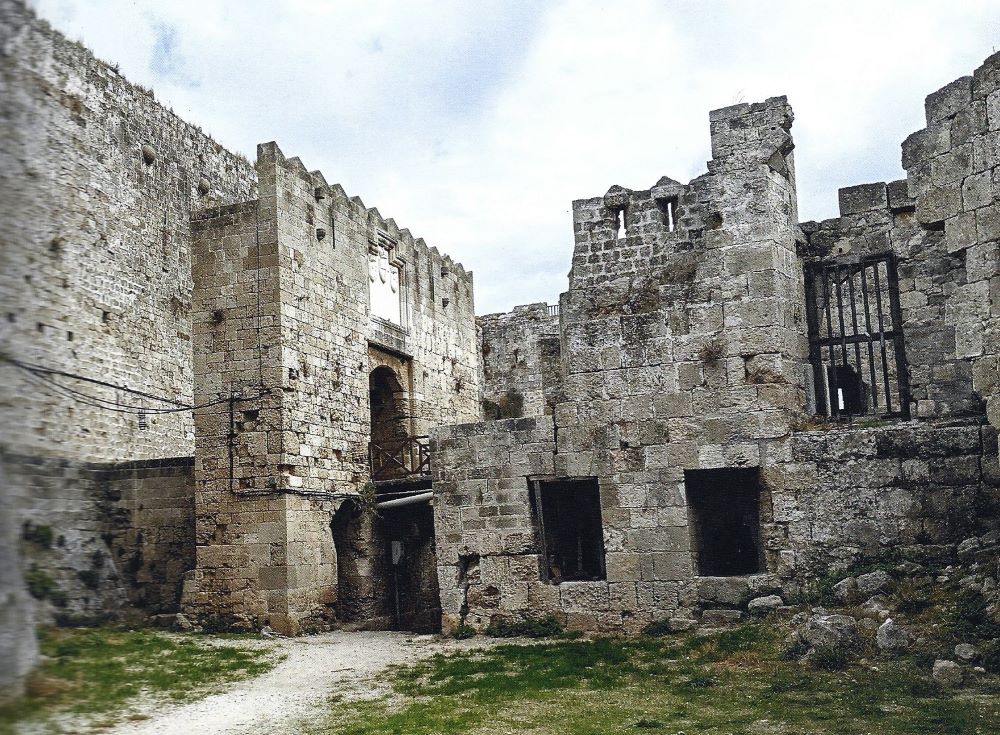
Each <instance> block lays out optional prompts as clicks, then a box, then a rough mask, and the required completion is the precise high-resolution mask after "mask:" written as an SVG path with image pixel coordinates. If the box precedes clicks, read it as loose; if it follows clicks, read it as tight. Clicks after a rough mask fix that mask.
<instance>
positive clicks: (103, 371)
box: [0, 2, 1000, 671]
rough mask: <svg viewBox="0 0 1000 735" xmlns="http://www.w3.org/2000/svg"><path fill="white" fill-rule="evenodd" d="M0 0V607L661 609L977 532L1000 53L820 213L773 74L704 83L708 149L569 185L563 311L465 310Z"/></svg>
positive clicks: (413, 265) (993, 296)
mask: <svg viewBox="0 0 1000 735" xmlns="http://www.w3.org/2000/svg"><path fill="white" fill-rule="evenodd" d="M0 7H2V12H0V31H2V32H0V42H2V56H0V59H2V76H0V80H2V85H0V98H2V99H3V107H4V114H3V116H2V117H0V134H2V136H3V139H4V140H6V141H9V142H10V145H8V146H6V147H5V150H4V151H3V153H2V156H3V158H2V166H0V193H2V200H3V203H4V216H3V218H2V224H0V238H2V242H0V245H2V249H0V259H2V263H0V295H2V296H0V298H2V304H3V310H4V313H3V315H2V319H0V351H2V353H3V355H4V358H5V361H4V363H3V366H2V370H3V381H2V386H3V387H2V391H3V393H2V395H0V402H2V404H3V410H4V413H5V421H4V432H3V437H2V457H3V472H4V476H5V477H7V478H8V479H7V481H6V483H5V486H4V490H5V493H6V495H5V497H4V504H5V507H4V511H5V515H7V511H12V512H11V513H10V514H9V515H10V517H13V518H15V519H16V524H15V526H16V528H15V529H14V530H13V532H14V533H17V534H19V538H18V539H17V542H18V543H17V544H5V545H3V546H0V548H2V549H3V554H5V555H7V556H10V555H11V554H14V555H15V556H19V557H20V560H21V561H20V568H21V572H22V574H21V575H20V576H23V578H24V579H23V580H21V579H19V578H18V575H17V574H14V575H13V576H12V578H11V580H9V581H10V585H9V587H10V588H11V591H10V592H9V593H8V592H7V591H5V592H4V595H5V597H4V599H3V600H0V604H2V605H3V608H2V610H0V615H2V616H3V617H2V619H3V621H4V626H5V630H6V631H10V630H15V629H16V626H17V625H26V624H30V618H31V616H30V615H27V614H25V610H26V608H27V607H29V604H28V603H31V604H33V605H35V606H36V608H37V609H36V613H35V617H36V618H37V619H39V620H48V619H53V618H54V619H57V620H63V621H70V622H72V621H74V620H80V619H91V618H98V617H102V616H107V615H112V614H120V613H121V611H123V610H126V609H137V610H141V611H144V612H145V613H147V614H154V615H168V614H169V615H173V614H175V613H177V612H178V611H183V612H184V613H185V614H186V616H187V618H188V619H189V620H191V621H193V622H195V623H199V624H202V625H205V626H210V627H225V628H236V629H251V628H258V627H260V626H262V625H264V624H269V625H271V626H272V627H274V628H276V629H278V630H280V631H283V632H286V633H298V632H303V631H309V630H317V629H323V628H327V627H330V626H333V625H343V624H347V623H350V624H355V625H367V626H377V627H402V628H409V629H420V630H424V629H437V628H438V627H440V628H443V629H444V630H445V631H451V630H454V629H456V628H457V627H459V626H462V625H464V626H467V627H471V628H477V629H481V628H484V627H486V626H488V625H489V624H490V623H491V622H494V621H497V620H500V619H514V618H528V617H537V616H540V615H547V614H551V615H555V616H557V617H558V618H559V619H560V620H561V621H562V622H563V623H564V624H566V625H568V626H569V627H571V628H576V629H583V630H606V631H621V630H625V631H636V630H639V629H641V627H642V626H644V625H646V624H647V623H649V622H651V621H654V620H663V619H667V620H669V621H671V624H672V625H673V626H675V627H678V628H680V627H688V626H690V625H694V624H697V623H698V622H702V623H712V622H724V621H726V620H732V619H736V618H738V617H740V616H741V615H742V614H743V613H742V611H741V606H742V604H743V603H744V602H745V601H746V599H747V598H748V597H749V596H750V595H752V594H755V593H757V592H763V591H765V590H780V591H782V592H783V593H784V594H786V595H793V594H795V593H796V592H798V591H801V590H802V589H803V588H805V587H808V586H809V585H810V584H811V583H812V582H813V581H814V580H815V578H816V576H817V575H818V574H820V573H822V572H823V571H824V570H826V569H827V568H829V567H831V566H844V565H847V564H850V563H852V562H855V561H858V560H860V559H863V558H866V557H870V556H875V555H878V554H879V553H882V552H884V551H885V550H886V549H889V548H899V547H905V548H906V549H907V550H908V553H911V554H913V555H917V556H919V555H935V554H938V555H940V554H946V553H948V549H949V548H950V547H949V544H953V543H954V542H955V541H956V540H958V539H960V538H961V537H963V536H964V535H967V534H969V533H972V532H976V531H979V530H982V529H981V528H980V526H983V525H990V524H994V523H995V520H996V514H997V508H998V501H1000V495H998V492H1000V491H998V485H1000V473H998V469H997V427H998V426H1000V389H998V350H1000V347H998V345H1000V250H998V243H1000V208H998V203H997V191H998V188H1000V168H998V165H1000V56H993V57H991V58H989V59H987V60H986V62H985V63H984V64H983V66H982V67H980V68H979V69H978V70H977V71H976V72H975V74H974V75H973V76H971V77H963V78H962V79H959V80H957V81H956V82H954V83H952V84H950V85H948V86H947V87H945V88H943V89H942V90H940V91H939V92H936V93H934V94H932V95H931V96H930V97H928V98H927V127H926V128H925V129H924V130H921V131H919V132H917V133H914V134H913V135H912V136H910V137H909V138H908V139H907V140H906V141H905V142H904V144H903V166H904V168H905V169H906V172H907V178H906V180H905V181H897V182H892V183H889V184H885V183H877V184H865V185H862V186H855V187H851V188H847V189H842V190H841V192H840V208H841V216H840V217H838V218H836V219H832V220H828V221H825V222H821V223H815V222H805V223H800V222H799V220H798V214H797V211H796V191H795V165H794V155H793V150H794V144H793V141H792V136H791V128H792V110H791V107H790V106H789V104H788V103H787V101H786V100H785V98H783V97H777V98H772V99H769V100H767V101H765V102H762V103H759V104H753V105H747V104H742V105H736V106H734V107H728V108H725V109H722V110H717V111H715V112H713V113H711V116H710V126H711V140H712V160H711V161H709V163H708V170H707V172H706V173H705V174H703V175H702V176H699V177H698V178H696V179H694V180H693V181H691V182H690V183H688V184H683V183H680V182H677V181H673V180H672V179H669V178H666V177H664V178H662V179H661V180H660V181H658V182H657V183H656V185H655V186H653V187H652V188H651V189H648V190H643V191H637V190H629V189H625V188H622V187H620V186H614V187H612V188H611V189H610V190H609V191H608V192H607V193H606V194H605V195H604V196H600V197H595V198H592V199H584V200H580V201H577V202H574V204H573V229H574V236H575V248H574V252H573V256H572V268H571V270H570V274H569V288H568V290H567V291H566V293H564V294H563V295H562V297H561V299H560V303H559V305H558V307H556V306H547V305H545V304H532V305H528V306H522V307H517V308H515V309H514V311H513V312H511V313H509V314H499V315H498V314H494V315H488V316H484V317H480V318H479V319H478V320H477V318H476V317H475V312H474V308H473V286H472V274H471V273H469V272H467V271H466V270H465V269H464V268H463V267H462V266H461V265H460V264H458V263H455V262H453V261H452V260H451V259H450V258H449V257H447V256H443V255H441V254H440V253H439V252H438V251H437V250H436V249H435V248H432V247H428V246H427V245H426V244H425V243H424V242H423V241H422V240H421V239H419V238H414V237H413V236H412V235H411V234H410V233H409V232H408V231H407V230H405V229H402V228H400V227H398V226H397V225H396V223H395V222H394V221H393V220H391V219H386V218H384V217H383V216H382V215H381V214H380V213H379V212H378V211H377V210H375V209H372V208H368V207H367V206H366V205H365V204H364V203H363V202H362V201H361V200H360V199H358V198H357V197H353V198H352V197H350V196H348V195H347V194H346V193H345V192H344V190H343V189H342V188H341V187H340V186H338V185H331V184H328V183H327V181H326V180H325V179H324V177H323V175H322V174H320V173H319V172H310V171H308V169H307V168H306V167H305V166H304V165H303V164H302V163H301V162H300V161H299V160H298V159H295V158H286V157H285V156H284V154H283V153H282V152H281V150H280V149H279V148H278V146H277V145H275V144H274V143H267V144H263V145H261V146H259V147H258V150H257V159H256V162H255V163H254V164H250V163H249V162H248V161H246V160H245V159H243V158H241V157H240V156H237V155H234V154H232V153H230V152H228V151H226V150H225V149H224V148H222V146H220V145H219V144H217V143H215V142H214V141H212V140H211V139H210V138H209V137H207V136H206V135H205V134H204V133H202V132H201V131H200V130H199V129H197V128H195V127H193V126H191V125H189V124H187V123H185V122H183V121H181V120H180V119H178V118H177V117H176V116H174V115H173V114H172V113H171V112H169V111H168V110H166V109H164V108H163V107H161V106H160V105H158V104H157V103H156V102H155V101H154V99H153V95H152V93H151V92H149V91H148V90H143V89H141V88H138V87H135V86H133V85H131V84H129V83H128V82H127V81H126V80H124V79H123V78H122V77H121V76H120V75H119V74H118V73H117V72H116V71H115V70H113V69H112V68H110V67H108V66H107V65H105V64H104V63H102V62H100V61H97V60H96V59H94V58H93V56H92V55H91V54H90V53H89V52H88V51H87V50H86V49H84V48H82V47H80V46H78V45H76V44H73V43H71V42H69V41H67V40H66V39H64V38H63V37H61V36H60V35H59V34H57V33H55V32H53V31H52V30H51V29H50V28H48V26H46V25H45V24H44V23H42V22H40V21H38V20H37V19H36V18H34V17H33V15H32V14H31V13H30V12H29V11H27V10H26V9H25V8H24V7H23V5H20V4H19V3H15V2H4V3H2V4H0ZM8 536H9V534H8ZM6 566H11V568H13V565H5V568H6ZM6 581H7V579H6V577H5V582H6ZM22 581H23V582H24V583H25V586H26V588H27V590H28V591H30V595H28V594H26V593H25V591H24V589H23V588H22V587H21V583H22ZM0 640H4V641H7V640H20V638H18V636H17V635H14V636H8V637H4V638H0ZM5 645H6V644H5ZM22 648H23V650H21V651H19V652H18V653H16V654H15V653H12V654H11V656H14V657H15V659H16V660H23V661H28V660H30V658H31V656H32V655H33V651H32V650H30V647H26V648H24V647H22ZM5 650H6V649H5ZM18 656H19V657H20V658H19V659H18V658H17V657H18ZM16 668H17V669H18V670H19V671H20V670H23V669H24V666H19V667H16Z"/></svg>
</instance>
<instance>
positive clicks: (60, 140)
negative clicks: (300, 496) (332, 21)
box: [0, 2, 256, 461]
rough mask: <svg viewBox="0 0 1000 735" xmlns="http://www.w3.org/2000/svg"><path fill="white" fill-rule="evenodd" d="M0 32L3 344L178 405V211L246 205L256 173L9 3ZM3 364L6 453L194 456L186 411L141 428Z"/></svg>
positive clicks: (186, 355)
mask: <svg viewBox="0 0 1000 735" xmlns="http://www.w3.org/2000/svg"><path fill="white" fill-rule="evenodd" d="M0 39H3V48H2V54H0V105H2V107H3V114H2V115H0V137H2V138H3V140H4V141H5V145H4V149H3V151H2V152H0V200H2V201H3V202H4V216H3V218H2V221H0V245H2V246H0V301H3V303H4V304H6V305H7V309H8V312H7V313H5V314H3V315H2V319H0V351H2V352H4V353H5V354H11V355H13V356H15V357H17V358H19V359H21V360H25V361H28V362H32V363H40V364H43V365H45V366H47V367H51V368H55V369H60V370H65V371H67V372H72V373H79V374H83V375H86V376H90V377H94V378H99V379H103V380H106V381H109V382H112V383H115V384H120V385H127V386H129V387H132V388H135V389H139V390H143V391H147V392H150V393H155V394H160V395H167V396H169V397H171V398H175V399H177V400H180V401H190V400H191V397H192V371H191V336H190V335H191V314H190V306H191V277H190V232H189V225H188V219H189V214H190V212H191V211H192V210H193V209H198V208H201V207H206V206H212V205H215V204H219V203H222V202H233V201H242V200H246V199H250V198H252V197H253V196H255V189H256V175H255V173H254V170H253V167H252V166H251V165H250V163H249V162H248V161H246V159H244V158H242V157H240V156H238V155H235V154H233V153H231V152H229V151H227V150H225V149H224V148H223V147H222V146H221V145H219V144H218V143H216V142H215V141H214V140H212V139H211V138H210V137H209V136H208V135H206V134H205V133H204V132H203V131H201V130H200V129H199V128H197V127H195V126H193V125H190V124H188V123H185V122H184V121H182V120H180V119H179V118H178V117H177V116H176V115H174V114H173V113H172V112H171V111H169V110H167V109H165V108H164V107H163V106H161V105H160V104H158V103H157V102H156V101H155V99H154V97H153V94H152V92H150V91H149V90H145V89H143V88H141V87H139V86H136V85H133V84H130V83H129V82H128V81H127V80H126V79H125V78H124V77H122V76H121V75H120V74H119V73H118V72H117V71H116V70H115V69H114V68H113V67H111V66H109V65H107V64H105V63H104V62H102V61H100V60H98V59H96V58H94V56H93V54H91V52H90V51H88V50H86V49H85V48H83V47H82V46H80V45H79V44H76V43H74V42H71V41H69V40H67V39H66V38H64V37H63V36H62V35H60V34H59V33H57V32H55V31H54V30H52V29H51V28H50V27H49V26H48V25H47V24H46V23H44V22H43V21H40V20H38V19H37V18H35V16H34V14H33V13H32V12H31V11H30V10H28V9H27V8H26V7H25V6H24V5H23V4H22V3H20V2H7V3H5V4H4V8H3V12H2V13H0ZM147 146H148V148H144V147H147ZM144 150H146V152H147V155H148V156H149V157H150V160H148V161H147V159H146V158H144V153H143V151H144ZM0 371H2V381H0V382H2V384H3V389H2V394H0V403H2V408H3V413H4V416H5V418H6V421H5V426H6V427H14V426H16V427H18V431H17V432H13V431H4V432H3V435H2V441H3V442H4V444H5V445H6V446H8V447H9V448H10V449H11V450H12V451H17V452H19V453H27V454H30V453H38V454H44V455H49V456H53V455H59V456H67V457H75V458H80V459H85V460H94V461H96V460H115V459H121V458H130V459H141V458H150V457H169V456H177V455H184V454H190V453H191V452H192V451H193V424H192V419H191V416H190V414H187V413H178V414H170V415H163V416H153V415H150V416H149V417H148V428H147V429H145V430H142V429H140V428H139V426H138V418H137V416H136V415H134V414H123V413H115V412H111V411H106V410H101V409H96V408H93V407H89V406H85V405H81V404H79V403H77V402H74V401H72V400H70V399H69V398H67V397H65V396H63V395H58V394H54V393H53V392H52V390H51V389H47V388H45V387H42V386H39V385H38V384H37V382H35V381H32V380H26V379H25V376H24V374H23V373H22V372H20V371H18V370H15V369H14V368H12V367H11V366H10V365H7V364H3V365H0ZM70 384H71V385H72V383H70ZM77 387H81V386H77ZM88 390H90V391H96V394H98V395H99V396H100V397H101V398H104V399H108V400H116V399H117V400H126V398H125V396H123V395H116V394H115V392H114V391H110V390H102V389H96V388H93V387H91V388H88Z"/></svg>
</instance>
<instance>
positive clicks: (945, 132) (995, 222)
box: [903, 54, 1000, 426]
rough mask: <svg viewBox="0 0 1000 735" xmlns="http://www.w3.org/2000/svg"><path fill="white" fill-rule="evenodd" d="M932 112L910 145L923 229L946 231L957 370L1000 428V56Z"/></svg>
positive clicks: (906, 154) (908, 165)
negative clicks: (961, 367)
mask: <svg viewBox="0 0 1000 735" xmlns="http://www.w3.org/2000/svg"><path fill="white" fill-rule="evenodd" d="M925 108H926V115H927V127H926V128H924V129H923V130H921V131H918V132H916V133H914V134H913V135H911V136H910V137H909V138H907V139H906V141H905V142H904V143H903V167H904V168H905V169H906V173H907V185H908V189H909V194H910V195H911V196H912V197H914V198H915V199H916V219H917V221H918V222H919V223H920V225H921V226H922V227H924V228H926V229H930V230H941V229H942V228H943V229H944V238H943V240H942V241H941V243H940V247H942V248H943V249H944V250H945V251H946V252H947V253H948V256H949V257H950V258H952V259H953V260H954V262H955V265H956V266H957V267H956V269H955V270H956V271H957V272H958V274H959V277H958V278H956V279H955V281H954V284H953V285H952V286H951V287H950V288H949V289H948V290H947V292H946V293H945V297H946V300H947V303H946V304H945V314H944V323H945V324H946V325H947V327H948V328H949V329H953V330H954V359H953V360H952V362H953V363H954V364H958V361H959V360H965V361H967V365H968V366H970V367H971V371H972V390H973V391H974V394H975V395H976V398H978V399H980V400H984V401H986V403H987V415H988V417H989V419H990V421H991V423H992V424H993V426H1000V388H998V380H1000V377H998V376H1000V366H998V359H1000V204H998V201H997V197H998V192H1000V54H994V55H993V56H991V57H989V58H988V59H987V60H986V61H985V62H984V63H983V65H982V66H980V67H979V68H978V69H977V70H976V71H975V72H974V74H973V75H972V76H971V77H962V78H961V79H957V80H955V81H954V82H952V83H951V84H949V85H947V86H945V87H943V88H942V89H940V90H938V91H937V92H935V93H933V94H931V95H929V96H928V97H927V100H926V103H925ZM950 345H951V341H949V346H950ZM919 408H920V406H919V405H918V409H919ZM936 410H937V405H936V404H935V405H933V406H932V405H927V406H926V407H925V409H924V412H925V413H930V412H932V411H934V412H936Z"/></svg>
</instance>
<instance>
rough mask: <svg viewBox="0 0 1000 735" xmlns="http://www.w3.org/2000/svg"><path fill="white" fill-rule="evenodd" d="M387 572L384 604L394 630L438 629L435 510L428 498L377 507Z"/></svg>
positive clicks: (439, 621)
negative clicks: (394, 505) (381, 508)
mask: <svg viewBox="0 0 1000 735" xmlns="http://www.w3.org/2000/svg"><path fill="white" fill-rule="evenodd" d="M379 516H380V519H381V525H382V530H383V534H382V537H383V538H384V539H385V546H384V555H385V560H384V562H383V564H382V565H381V566H382V568H383V569H386V570H387V572H388V579H389V585H388V595H387V598H388V599H387V600H386V603H387V606H388V608H389V613H390V615H391V617H392V619H393V622H394V625H393V627H394V628H395V629H397V630H411V631H414V632H417V633H435V632H437V631H439V630H440V629H441V599H440V596H439V591H438V577H437V559H436V556H435V553H434V512H433V509H432V508H431V504H430V503H427V502H422V503H414V504H412V505H404V506H401V507H398V508H389V509H386V510H382V511H379Z"/></svg>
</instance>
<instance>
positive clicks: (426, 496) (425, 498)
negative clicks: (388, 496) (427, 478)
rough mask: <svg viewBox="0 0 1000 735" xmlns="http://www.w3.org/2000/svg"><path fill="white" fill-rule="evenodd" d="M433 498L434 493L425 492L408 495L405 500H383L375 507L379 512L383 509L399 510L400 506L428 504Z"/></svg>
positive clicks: (431, 491) (430, 491)
mask: <svg viewBox="0 0 1000 735" xmlns="http://www.w3.org/2000/svg"><path fill="white" fill-rule="evenodd" d="M433 497H434V491H433V490H428V491H427V492H423V493H417V494H416V495H410V496H408V497H405V498H395V499H394V500H383V501H382V502H381V503H375V507H376V508H378V509H379V510H382V509H383V508H399V507H400V506H402V505H414V504H415V503H428V502H430V500H431V498H433Z"/></svg>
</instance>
